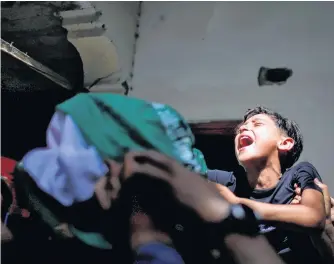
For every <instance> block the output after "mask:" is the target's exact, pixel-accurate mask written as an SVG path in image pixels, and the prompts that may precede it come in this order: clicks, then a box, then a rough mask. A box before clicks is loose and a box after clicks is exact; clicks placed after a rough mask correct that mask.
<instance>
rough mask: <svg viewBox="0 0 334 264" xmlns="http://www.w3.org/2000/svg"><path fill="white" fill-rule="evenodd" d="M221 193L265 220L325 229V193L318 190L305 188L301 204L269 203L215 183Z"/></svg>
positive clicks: (231, 201) (233, 202) (228, 199)
mask: <svg viewBox="0 0 334 264" xmlns="http://www.w3.org/2000/svg"><path fill="white" fill-rule="evenodd" d="M215 185H216V188H217V189H218V191H219V193H220V194H221V195H222V196H223V197H224V198H225V199H226V200H227V201H228V202H230V203H232V204H237V203H240V204H244V205H246V206H248V207H250V208H252V209H253V210H254V211H256V212H257V213H259V214H260V215H261V217H262V218H263V220H266V221H275V222H276V221H278V222H284V223H287V224H291V225H292V226H295V227H297V228H298V226H299V227H302V228H303V227H304V228H318V229H323V228H324V225H325V215H326V214H325V205H324V200H323V195H322V194H321V193H320V192H319V191H316V190H312V189H306V190H304V192H303V194H302V195H301V198H300V199H299V206H298V207H297V206H295V205H292V204H287V205H285V204H269V203H262V202H257V201H253V200H250V199H246V198H239V197H237V196H236V195H235V194H234V193H232V192H231V191H230V190H229V189H228V188H227V187H225V186H223V185H220V184H215Z"/></svg>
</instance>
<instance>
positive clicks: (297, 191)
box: [295, 187, 302, 195]
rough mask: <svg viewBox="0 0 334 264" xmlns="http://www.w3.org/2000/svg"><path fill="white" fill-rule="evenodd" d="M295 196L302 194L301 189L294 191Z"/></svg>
mask: <svg viewBox="0 0 334 264" xmlns="http://www.w3.org/2000/svg"><path fill="white" fill-rule="evenodd" d="M295 192H296V194H297V195H301V194H302V189H301V188H300V187H298V188H297V189H296V190H295Z"/></svg>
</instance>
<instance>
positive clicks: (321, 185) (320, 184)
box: [314, 178, 324, 189]
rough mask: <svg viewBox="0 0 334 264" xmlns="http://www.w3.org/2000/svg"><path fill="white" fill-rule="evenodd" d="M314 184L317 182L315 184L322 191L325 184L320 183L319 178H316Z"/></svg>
mask: <svg viewBox="0 0 334 264" xmlns="http://www.w3.org/2000/svg"><path fill="white" fill-rule="evenodd" d="M314 182H315V184H316V185H318V186H319V187H320V188H321V189H322V188H323V187H324V184H323V183H322V182H321V181H319V179H318V178H315V179H314Z"/></svg>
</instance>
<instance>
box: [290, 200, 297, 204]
mask: <svg viewBox="0 0 334 264" xmlns="http://www.w3.org/2000/svg"><path fill="white" fill-rule="evenodd" d="M290 204H299V201H298V200H297V199H293V200H292V202H291V203H290Z"/></svg>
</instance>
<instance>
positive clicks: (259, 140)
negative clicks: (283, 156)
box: [234, 114, 293, 167]
mask: <svg viewBox="0 0 334 264" xmlns="http://www.w3.org/2000/svg"><path fill="white" fill-rule="evenodd" d="M291 140H292V139H291V138H287V137H286V136H284V135H283V133H282V132H281V130H280V129H279V128H278V127H277V126H276V124H275V122H274V120H273V119H272V118H271V117H270V116H268V115H266V114H258V115H254V116H252V117H251V118H249V119H248V120H247V121H246V122H245V123H244V124H242V125H241V126H240V128H239V129H238V131H237V135H236V137H235V142H234V143H235V153H236V157H237V159H238V161H239V163H240V164H241V165H242V166H244V167H245V166H246V167H248V166H251V165H252V162H254V161H260V160H267V159H268V158H270V157H273V156H274V155H278V154H279V152H280V151H284V150H286V149H288V148H291V147H292V146H293V145H292V146H291V144H290V143H291ZM292 144H293V141H292Z"/></svg>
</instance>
